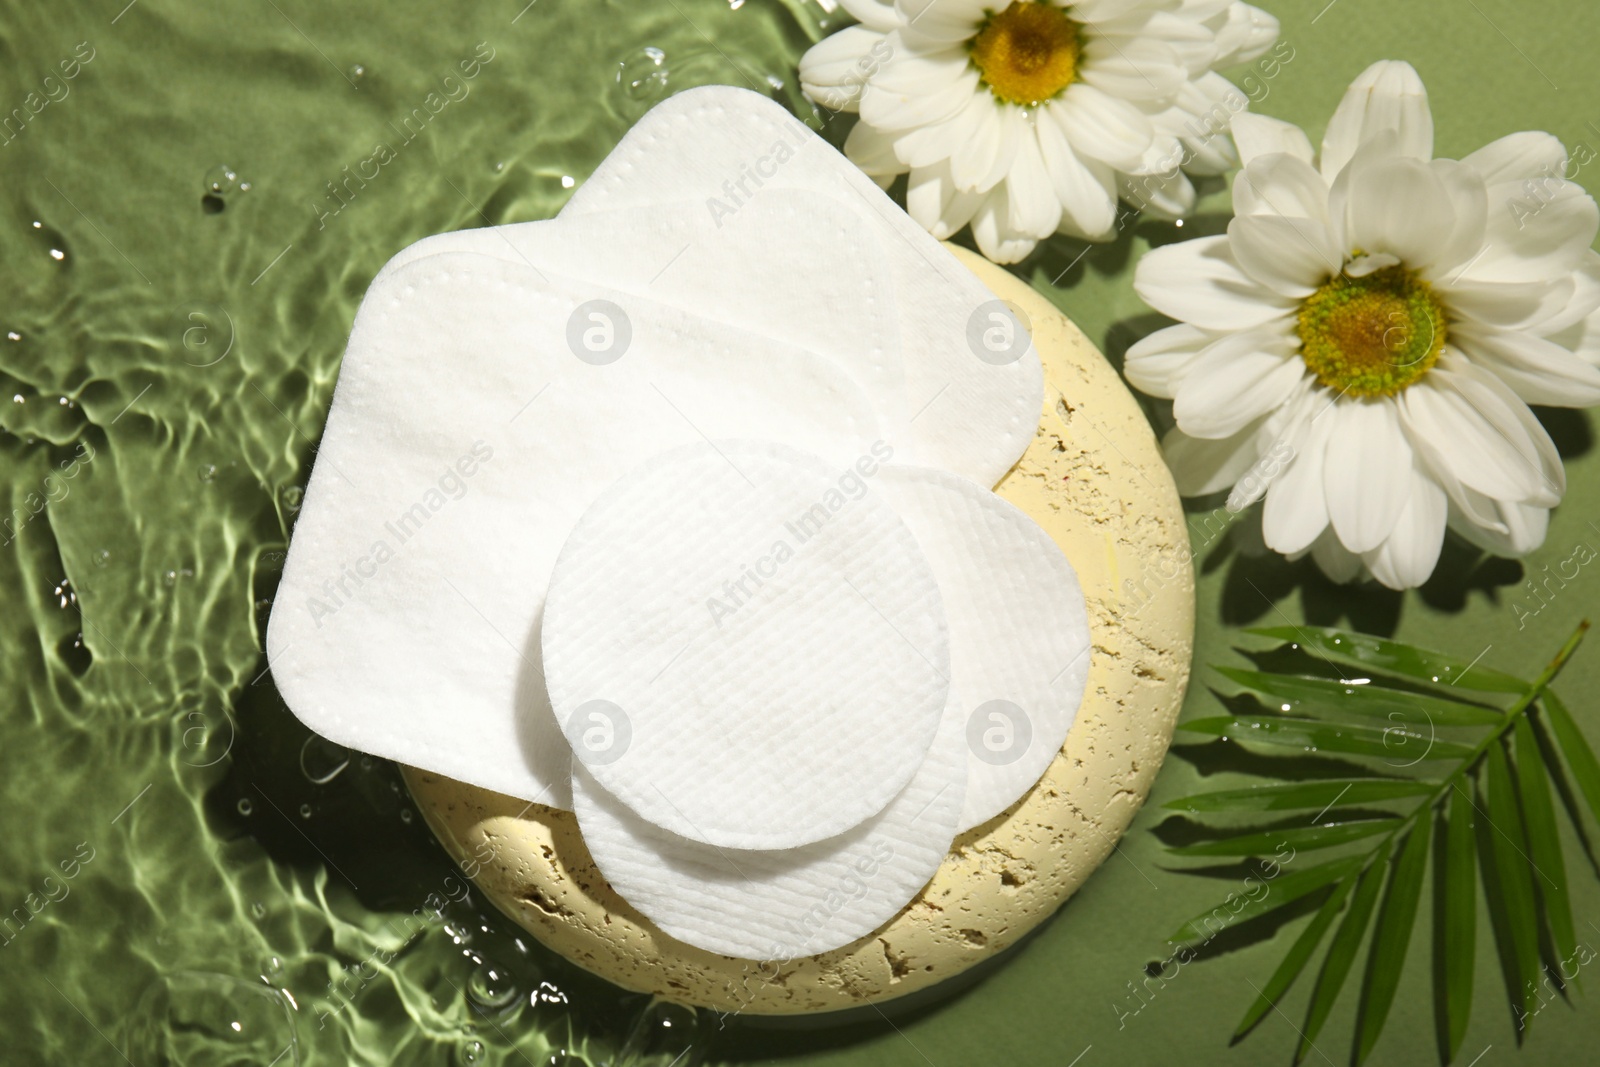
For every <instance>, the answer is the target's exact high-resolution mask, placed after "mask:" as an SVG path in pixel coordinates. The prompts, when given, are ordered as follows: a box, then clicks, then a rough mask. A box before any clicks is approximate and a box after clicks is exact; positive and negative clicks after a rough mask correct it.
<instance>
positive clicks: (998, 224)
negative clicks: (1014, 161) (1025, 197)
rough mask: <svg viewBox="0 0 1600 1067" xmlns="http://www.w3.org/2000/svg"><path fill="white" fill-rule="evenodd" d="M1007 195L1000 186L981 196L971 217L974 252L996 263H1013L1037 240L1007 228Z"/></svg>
mask: <svg viewBox="0 0 1600 1067" xmlns="http://www.w3.org/2000/svg"><path fill="white" fill-rule="evenodd" d="M1010 200H1011V198H1010V191H1009V189H1008V187H1007V183H1005V182H1001V183H1000V184H999V185H997V186H995V187H994V188H993V189H991V190H990V191H989V192H988V193H985V194H984V196H983V203H981V204H979V205H978V213H977V214H976V215H974V216H973V217H972V237H973V239H974V240H975V241H977V242H978V251H979V252H982V253H983V254H984V255H985V256H986V257H988V258H989V259H991V260H993V261H994V262H996V263H1015V262H1017V261H1018V260H1019V259H1022V258H1023V257H1025V256H1027V254H1028V253H1029V252H1032V251H1033V249H1034V246H1035V245H1036V244H1038V238H1036V237H1034V236H1032V235H1031V234H1026V233H1019V232H1018V231H1017V230H1016V229H1014V228H1013V227H1012V226H1011V222H1010V215H1011V204H1010Z"/></svg>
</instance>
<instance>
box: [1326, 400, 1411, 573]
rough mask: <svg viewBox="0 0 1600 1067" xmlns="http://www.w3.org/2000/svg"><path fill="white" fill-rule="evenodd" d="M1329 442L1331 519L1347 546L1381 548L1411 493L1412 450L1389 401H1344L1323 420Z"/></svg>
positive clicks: (1327, 477)
mask: <svg viewBox="0 0 1600 1067" xmlns="http://www.w3.org/2000/svg"><path fill="white" fill-rule="evenodd" d="M1323 418H1326V419H1330V420H1333V422H1334V425H1333V427H1332V430H1331V432H1330V435H1329V439H1328V451H1327V474H1326V477H1325V478H1324V485H1325V487H1326V491H1327V496H1328V521H1330V522H1331V523H1333V528H1334V530H1335V531H1337V532H1338V534H1339V540H1340V542H1342V543H1343V544H1344V546H1345V547H1346V548H1348V549H1349V550H1350V551H1352V552H1355V553H1358V554H1359V553H1362V552H1367V551H1370V550H1372V549H1374V548H1377V547H1378V546H1379V545H1380V544H1382V543H1383V539H1384V538H1386V537H1388V536H1389V534H1390V532H1391V531H1393V530H1394V525H1395V523H1396V522H1398V521H1399V519H1400V510H1401V508H1403V507H1405V503H1406V497H1407V495H1408V491H1409V489H1410V482H1409V478H1408V475H1409V472H1410V470H1411V446H1410V445H1409V444H1408V443H1407V442H1406V436H1405V432H1404V431H1403V430H1402V429H1401V428H1400V414H1399V412H1398V411H1397V410H1396V407H1395V403H1394V401H1393V400H1391V399H1390V398H1388V397H1379V398H1375V399H1372V400H1342V401H1339V402H1337V403H1335V404H1334V406H1333V408H1332V409H1331V410H1330V411H1329V412H1328V413H1327V414H1326V415H1324V416H1323Z"/></svg>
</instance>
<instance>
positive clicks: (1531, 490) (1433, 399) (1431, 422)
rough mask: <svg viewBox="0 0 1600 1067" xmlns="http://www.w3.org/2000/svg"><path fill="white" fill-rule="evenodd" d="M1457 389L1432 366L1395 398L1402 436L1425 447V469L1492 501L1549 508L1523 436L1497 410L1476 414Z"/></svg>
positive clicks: (1538, 468) (1535, 462)
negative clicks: (1436, 471) (1445, 475)
mask: <svg viewBox="0 0 1600 1067" xmlns="http://www.w3.org/2000/svg"><path fill="white" fill-rule="evenodd" d="M1458 385H1459V383H1458V382H1457V381H1456V378H1455V376H1454V375H1452V374H1450V373H1448V372H1446V371H1441V370H1440V369H1439V368H1438V367H1437V366H1436V367H1435V368H1434V370H1433V371H1431V372H1430V373H1429V374H1428V375H1427V377H1425V378H1424V379H1423V380H1421V381H1419V382H1416V383H1415V384H1413V385H1412V386H1411V387H1410V388H1408V389H1407V390H1405V392H1403V393H1402V394H1401V395H1400V398H1399V400H1400V408H1401V413H1402V416H1403V417H1404V419H1405V422H1406V428H1407V430H1408V436H1409V437H1410V439H1411V440H1412V441H1415V442H1423V441H1425V442H1427V444H1428V448H1427V458H1428V460H1429V462H1430V466H1433V467H1435V468H1438V467H1442V468H1443V469H1444V470H1445V471H1447V472H1448V473H1449V475H1450V477H1452V478H1454V479H1455V480H1457V481H1459V482H1460V483H1461V484H1462V485H1463V486H1464V487H1465V488H1467V489H1471V490H1474V491H1475V492H1479V493H1482V494H1483V495H1484V496H1487V497H1491V498H1493V499H1495V500H1516V501H1528V502H1530V503H1540V504H1542V505H1547V504H1553V503H1554V502H1555V500H1554V499H1553V498H1552V497H1551V495H1550V494H1549V493H1548V492H1547V491H1545V490H1544V489H1543V487H1542V485H1541V482H1542V473H1541V464H1540V462H1539V456H1538V452H1537V450H1536V449H1535V448H1534V446H1533V442H1532V441H1530V440H1529V439H1528V436H1527V434H1526V433H1525V432H1524V431H1523V430H1522V429H1521V427H1520V426H1519V425H1518V424H1517V422H1516V421H1515V419H1514V418H1511V417H1509V416H1508V413H1507V412H1506V411H1505V410H1503V406H1501V405H1497V404H1492V403H1491V404H1490V405H1488V406H1489V407H1490V408H1491V410H1490V411H1488V412H1485V411H1482V410H1480V407H1479V404H1478V403H1477V402H1475V401H1478V400H1479V398H1478V397H1476V396H1474V397H1472V398H1470V399H1469V398H1468V397H1467V396H1464V395H1463V394H1462V392H1461V390H1460V388H1458ZM1480 392H1481V391H1480ZM1441 481H1443V479H1441ZM1555 496H1556V497H1559V494H1555Z"/></svg>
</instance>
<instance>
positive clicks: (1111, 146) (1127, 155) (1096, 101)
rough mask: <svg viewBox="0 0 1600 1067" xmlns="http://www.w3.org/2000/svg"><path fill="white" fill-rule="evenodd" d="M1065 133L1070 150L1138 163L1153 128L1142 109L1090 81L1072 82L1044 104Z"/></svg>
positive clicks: (1128, 164) (1115, 163) (1125, 164)
mask: <svg viewBox="0 0 1600 1067" xmlns="http://www.w3.org/2000/svg"><path fill="white" fill-rule="evenodd" d="M1044 110H1045V111H1046V112H1048V119H1047V118H1045V117H1041V118H1040V121H1041V122H1043V121H1048V120H1049V119H1054V120H1055V122H1056V123H1057V124H1058V125H1059V126H1060V127H1061V131H1062V132H1063V133H1064V134H1066V137H1067V141H1068V142H1069V143H1070V144H1071V145H1072V148H1073V151H1075V152H1077V153H1079V154H1080V155H1085V156H1088V157H1090V158H1091V159H1098V160H1100V161H1101V162H1102V163H1109V164H1111V165H1112V166H1114V167H1131V166H1135V165H1137V164H1138V162H1139V160H1140V158H1141V157H1142V156H1143V155H1144V152H1145V149H1147V148H1149V147H1150V138H1151V137H1152V136H1153V131H1152V130H1151V128H1150V120H1149V119H1148V118H1146V117H1145V115H1144V112H1142V111H1140V110H1139V109H1138V108H1136V107H1134V106H1133V105H1132V104H1130V103H1128V102H1127V101H1126V100H1118V99H1117V98H1116V97H1113V96H1110V95H1109V94H1107V93H1105V92H1103V91H1101V90H1099V89H1096V88H1095V87H1094V86H1092V85H1088V84H1085V83H1083V82H1076V83H1074V84H1072V85H1069V86H1067V91H1066V92H1065V93H1063V94H1061V98H1060V99H1058V100H1052V101H1051V102H1050V103H1048V104H1046V105H1045V108H1044Z"/></svg>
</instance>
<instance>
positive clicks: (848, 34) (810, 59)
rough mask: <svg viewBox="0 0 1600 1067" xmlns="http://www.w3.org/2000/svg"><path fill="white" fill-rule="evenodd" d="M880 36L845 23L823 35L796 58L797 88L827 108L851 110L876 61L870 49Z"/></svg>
mask: <svg viewBox="0 0 1600 1067" xmlns="http://www.w3.org/2000/svg"><path fill="white" fill-rule="evenodd" d="M883 40H884V36H883V34H881V33H874V32H873V31H872V30H870V29H868V28H866V27H865V26H846V27H845V28H844V29H842V30H840V31H839V32H838V33H836V34H833V35H832V36H830V37H824V38H823V39H822V40H820V41H818V42H817V43H816V44H814V45H812V46H811V47H810V48H809V49H807V50H806V54H805V55H803V56H801V57H800V88H801V90H802V91H803V92H804V93H805V94H806V96H808V97H810V98H811V99H812V100H815V101H816V102H817V103H818V104H819V105H821V106H822V107H825V108H827V109H828V110H829V111H854V110H855V109H856V105H857V102H858V101H859V99H860V97H861V90H862V88H863V87H864V86H865V85H866V84H867V81H868V79H869V76H870V74H871V73H872V72H873V71H874V70H875V69H876V66H877V61H876V60H874V59H873V58H872V57H871V53H872V49H873V48H874V47H877V48H879V49H882V48H883V47H884V45H883V44H881V43H880V42H882V41H883Z"/></svg>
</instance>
